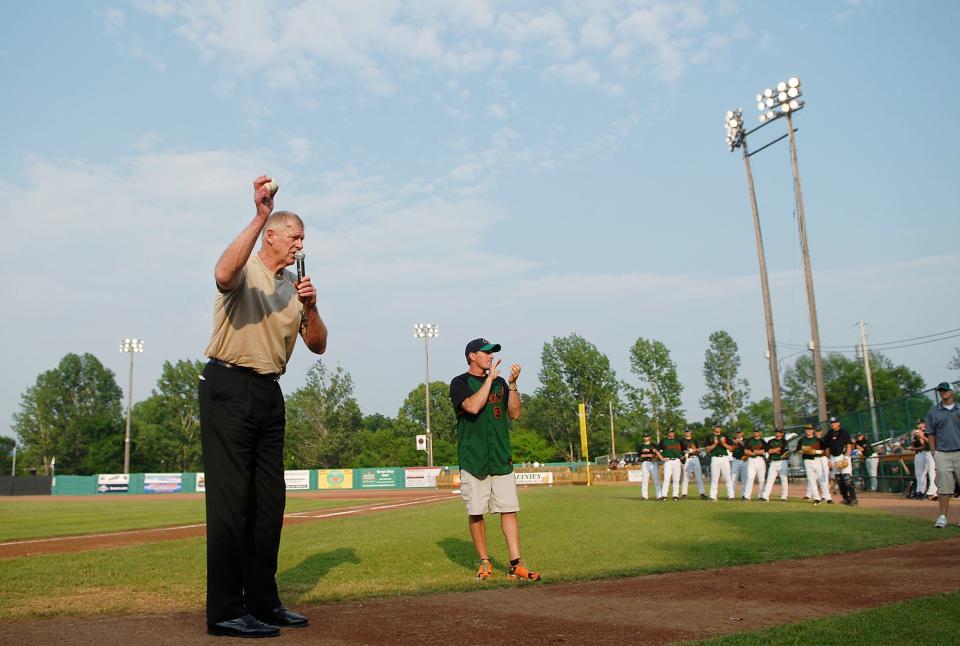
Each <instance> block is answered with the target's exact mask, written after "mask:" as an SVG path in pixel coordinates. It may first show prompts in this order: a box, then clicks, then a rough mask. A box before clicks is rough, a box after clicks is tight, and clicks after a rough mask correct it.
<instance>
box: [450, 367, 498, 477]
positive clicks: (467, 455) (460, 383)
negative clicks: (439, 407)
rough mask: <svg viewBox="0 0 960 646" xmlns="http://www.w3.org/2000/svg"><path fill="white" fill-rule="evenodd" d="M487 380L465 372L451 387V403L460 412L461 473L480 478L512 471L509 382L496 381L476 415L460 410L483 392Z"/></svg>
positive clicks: (458, 432) (458, 439)
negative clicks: (508, 403)
mask: <svg viewBox="0 0 960 646" xmlns="http://www.w3.org/2000/svg"><path fill="white" fill-rule="evenodd" d="M485 380H486V377H477V376H475V375H471V374H470V373H469V372H465V373H463V374H462V375H459V376H458V377H456V378H454V380H453V381H452V382H451V383H450V399H451V401H452V402H453V407H454V409H455V410H456V412H457V459H458V460H459V461H460V468H461V469H466V470H467V471H469V472H470V473H471V474H473V475H474V476H476V477H478V478H485V477H486V476H489V475H493V476H500V475H506V474H508V473H511V472H512V471H513V458H512V452H511V449H510V418H509V416H508V415H507V400H508V398H509V397H510V391H509V389H508V387H507V382H506V381H504V379H503V378H502V377H497V378H496V379H495V380H494V381H493V384H491V386H490V394H489V396H488V397H487V403H486V404H484V406H483V408H481V409H480V412H478V413H477V414H476V415H470V414H468V413H466V412H464V410H463V409H462V408H461V407H460V405H461V404H462V403H463V402H464V400H465V399H466V398H467V397H469V396H470V395H471V394H473V393H475V392H477V391H478V390H480V388H481V386H483V382H484V381H485Z"/></svg>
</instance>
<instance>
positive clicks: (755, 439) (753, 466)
mask: <svg viewBox="0 0 960 646" xmlns="http://www.w3.org/2000/svg"><path fill="white" fill-rule="evenodd" d="M766 452H767V443H766V442H764V441H763V438H762V437H761V430H760V427H759V426H758V427H756V428H754V429H753V434H752V436H751V437H749V438H747V439H746V440H744V441H743V456H744V457H745V458H746V459H747V479H746V480H745V481H744V483H743V499H744V500H750V496H751V495H752V494H753V482H754V480H756V482H757V492H758V493H759V494H760V496H761V497H762V496H763V485H764V484H765V483H766V480H767V463H766V461H765V460H764V459H763V456H764V454H766Z"/></svg>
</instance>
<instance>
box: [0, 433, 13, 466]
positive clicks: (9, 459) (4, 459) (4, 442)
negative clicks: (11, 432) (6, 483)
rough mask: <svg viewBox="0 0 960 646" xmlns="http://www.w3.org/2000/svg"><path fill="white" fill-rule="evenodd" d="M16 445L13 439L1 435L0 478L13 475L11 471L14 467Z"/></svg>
mask: <svg viewBox="0 0 960 646" xmlns="http://www.w3.org/2000/svg"><path fill="white" fill-rule="evenodd" d="M16 445H17V442H16V440H14V439H13V438H12V437H7V436H6V435H0V476H8V475H12V474H11V473H10V469H11V468H12V467H13V449H14V447H16Z"/></svg>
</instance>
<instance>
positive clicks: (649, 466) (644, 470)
mask: <svg viewBox="0 0 960 646" xmlns="http://www.w3.org/2000/svg"><path fill="white" fill-rule="evenodd" d="M651 473H652V474H653V495H654V496H657V495H658V494H659V493H660V470H659V469H658V468H657V463H656V462H654V461H653V460H647V461H646V462H644V463H643V464H641V465H640V474H641V475H640V496H641V497H642V498H643V499H644V500H646V499H647V491H648V489H647V485H648V484H649V483H650V474H651Z"/></svg>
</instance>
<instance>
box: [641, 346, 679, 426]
mask: <svg viewBox="0 0 960 646" xmlns="http://www.w3.org/2000/svg"><path fill="white" fill-rule="evenodd" d="M630 369H631V371H632V372H633V374H635V375H636V376H637V378H638V379H640V384H641V385H640V388H638V389H635V390H634V391H633V393H631V398H632V399H633V400H634V401H635V406H637V405H639V404H640V403H641V402H642V403H643V404H645V405H646V406H647V407H648V408H649V410H650V425H651V428H652V430H653V432H654V434H655V436H656V441H658V442H659V441H660V437H661V432H665V431H666V430H667V429H670V428H673V429H675V430H677V431H681V430H683V427H684V425H685V423H686V421H685V420H684V415H683V407H682V404H681V401H680V397H681V395H682V394H683V386H682V385H680V380H679V379H678V378H677V364H675V363H674V362H673V360H672V359H671V358H670V350H668V349H667V346H665V345H664V344H663V343H661V342H660V341H656V340H651V339H644V338H642V337H641V338H639V339H637V341H636V343H634V344H633V347H632V348H630Z"/></svg>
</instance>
